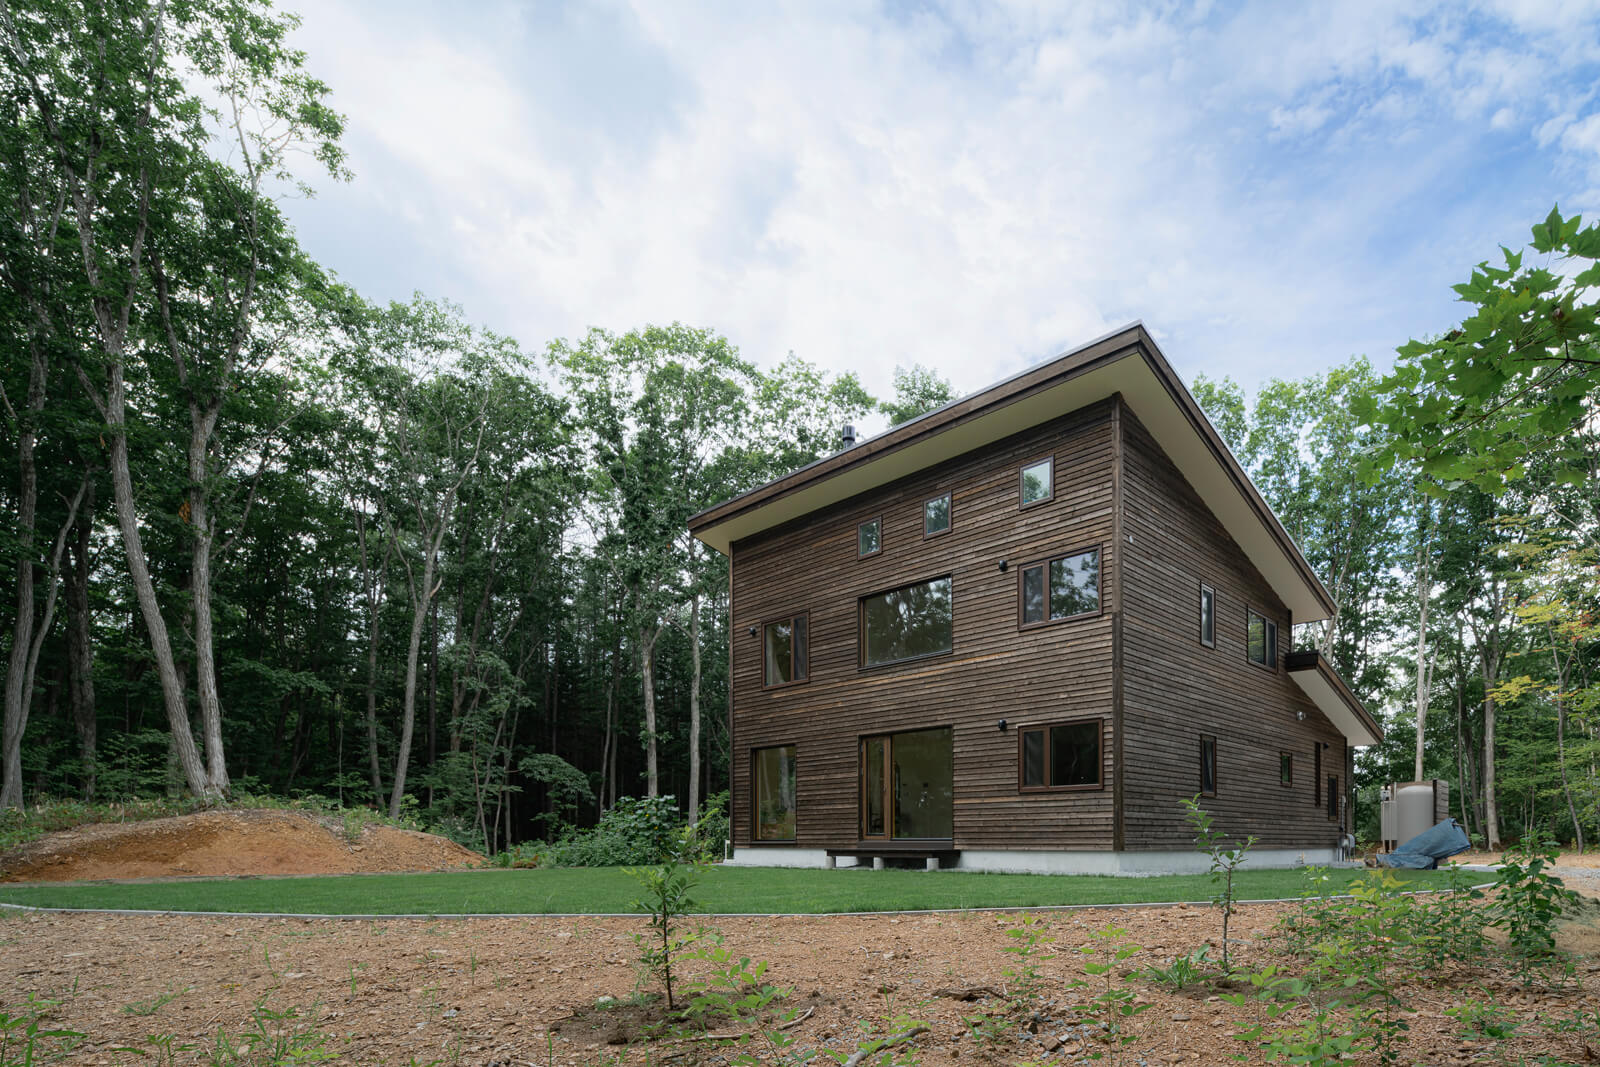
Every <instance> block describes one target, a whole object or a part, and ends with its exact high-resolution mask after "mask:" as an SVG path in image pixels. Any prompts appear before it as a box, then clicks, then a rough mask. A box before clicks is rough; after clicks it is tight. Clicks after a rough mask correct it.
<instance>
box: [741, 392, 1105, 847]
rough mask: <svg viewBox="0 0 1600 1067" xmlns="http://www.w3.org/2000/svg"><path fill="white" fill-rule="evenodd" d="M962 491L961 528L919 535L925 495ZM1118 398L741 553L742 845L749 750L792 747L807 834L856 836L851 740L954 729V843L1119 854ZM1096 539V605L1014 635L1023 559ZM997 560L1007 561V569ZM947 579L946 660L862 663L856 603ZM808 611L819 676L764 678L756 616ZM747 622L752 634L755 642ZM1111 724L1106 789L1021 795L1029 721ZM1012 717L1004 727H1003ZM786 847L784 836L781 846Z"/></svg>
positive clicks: (957, 524)
mask: <svg viewBox="0 0 1600 1067" xmlns="http://www.w3.org/2000/svg"><path fill="white" fill-rule="evenodd" d="M1047 453H1053V454H1054V456H1055V472H1054V473H1055V499H1054V500H1053V501H1051V502H1050V503H1047V504H1041V505H1038V506H1035V507H1030V508H1028V509H1026V510H1021V509H1019V507H1018V502H1019V493H1020V479H1019V475H1018V471H1019V469H1020V466H1021V464H1022V463H1023V462H1024V461H1026V460H1032V459H1036V458H1038V457H1039V456H1040V455H1043V454H1047ZM946 491H948V492H949V493H950V494H951V529H950V532H949V533H947V534H941V535H940V536H938V537H934V538H926V539H925V538H924V537H923V535H922V504H923V501H925V500H927V499H928V498H929V497H931V496H934V495H936V494H938V493H943V492H946ZM880 514H881V515H882V517H883V527H882V545H883V550H882V551H881V552H880V553H878V554H876V555H873V556H870V557H868V558H866V559H861V558H858V557H857V553H856V526H857V524H858V523H859V522H861V521H863V520H865V519H867V518H871V517H873V516H875V515H880ZM1112 517H1113V494H1112V432H1111V406H1110V403H1109V402H1106V403H1100V404H1096V405H1093V406H1091V407H1089V408H1086V409H1084V410H1082V411H1079V412H1075V413H1073V414H1071V415H1069V416H1066V417H1064V418H1061V419H1057V420H1055V421H1053V422H1051V423H1047V424H1045V425H1043V426H1039V427H1034V428H1032V429H1029V430H1027V431H1025V432H1022V433H1019V434H1017V435H1016V436H1015V437H1012V438H1009V439H1007V440H1005V441H1001V442H999V443H997V444H995V445H992V446H989V447H986V448H984V449H982V450H980V451H979V452H976V453H970V454H968V455H965V456H961V457H958V458H956V459H954V460H951V461H949V462H947V463H944V464H941V465H939V466H937V467H933V468H930V469H929V470H926V471H922V472H919V473H917V474H915V475H912V476H910V477H907V478H905V479H902V480H901V481H900V482H897V483H895V484H893V485H891V486H889V487H887V488H884V489H880V490H875V491H874V492H872V493H870V494H864V495H863V496H861V497H859V498H857V499H855V500H851V501H845V502H843V503H841V504H838V505H835V506H833V507H830V508H828V509H826V510H823V511H819V512H817V513H815V514H812V515H809V516H806V517H805V518H803V519H801V520H797V521H796V522H794V523H791V524H789V525H787V526H785V527H780V528H778V529H776V530H772V531H768V532H765V533H763V534H761V535H759V536H758V537H754V538H751V539H749V540H748V541H741V542H737V543H735V544H734V545H733V546H732V559H733V566H732V595H733V640H732V645H733V651H732V655H733V700H734V709H733V719H734V725H735V730H734V738H735V745H736V748H735V750H734V753H733V760H732V763H733V767H732V778H733V781H732V792H733V804H732V812H731V814H732V819H733V834H734V843H735V845H738V846H749V845H750V844H751V841H750V836H751V834H750V829H751V827H750V808H749V797H750V782H749V775H750V756H749V754H750V751H751V750H752V749H754V748H761V747H764V746H767V745H777V744H793V745H795V746H796V764H797V770H796V838H795V842H794V844H795V845H797V846H800V847H807V848H848V847H851V846H853V845H854V844H855V843H856V841H857V838H858V795H859V792H858V791H859V771H858V765H857V761H858V742H859V739H860V738H861V737H862V736H863V735H866V734H876V733H893V732H898V731H904V730H920V729H931V728H935V727H950V728H952V734H953V745H954V789H955V796H954V827H953V845H954V847H955V848H958V849H960V848H985V849H988V848H1024V849H1109V848H1110V847H1111V842H1112V837H1111V835H1112V793H1113V790H1112V770H1113V768H1112V751H1113V737H1112V730H1111V711H1112V700H1111V630H1112V615H1111V611H1110V605H1111V596H1112V592H1113V589H1112V583H1113V581H1114V574H1115V568H1114V567H1113V565H1112V564H1113V560H1114V558H1115V553H1116V551H1117V546H1116V545H1115V544H1114V542H1113V535H1112ZM1091 545H1098V546H1099V548H1100V553H1101V555H1100V595H1101V604H1102V609H1103V610H1102V611H1101V612H1100V613H1099V614H1097V615H1094V616H1087V617H1083V618H1078V619H1074V620H1070V621H1064V622H1060V623H1056V624H1052V625H1048V626H1040V627H1035V628H1030V629H1028V630H1019V627H1018V614H1017V613H1018V582H1019V580H1020V566H1021V565H1022V564H1024V563H1029V562H1034V561H1037V560H1040V559H1044V558H1047V557H1049V556H1050V555H1052V554H1059V553H1060V552H1063V551H1067V550H1074V549H1079V548H1083V547H1085V546H1091ZM1001 560H1006V561H1007V563H1008V567H1007V569H1006V570H1005V571H1004V572H1002V571H1000V569H999V563H1000V561H1001ZM945 575H948V576H949V577H950V579H951V597H952V604H953V617H954V622H953V637H952V646H953V649H952V652H951V653H950V654H948V655H943V656H936V657H930V658H927V659H922V660H914V661H910V662H906V663H901V664H895V665H890V666H882V667H872V668H866V669H861V668H860V667H859V665H858V651H857V640H858V633H857V629H858V623H857V604H858V601H859V599H860V597H862V596H864V595H867V594H870V593H875V592H880V591H883V590H886V589H891V588H895V587H897V586H901V585H904V584H907V583H910V582H918V581H923V580H926V579H931V578H938V577H942V576H945ZM799 612H807V613H809V619H810V625H809V642H810V650H809V661H810V662H809V680H808V681H807V682H805V683H804V684H802V685H794V686H788V687H784V688H782V689H773V690H764V689H763V688H762V685H761V682H762V673H761V672H762V660H761V644H760V641H761V636H760V631H759V626H760V623H761V622H762V621H763V620H766V619H770V618H773V617H775V616H779V615H784V614H788V613H799ZM751 627H757V628H758V629H757V632H756V634H755V635H754V636H752V635H751V634H750V632H749V630H750V628H751ZM1085 716H1100V717H1102V718H1103V720H1104V730H1103V734H1102V750H1101V759H1102V766H1103V780H1104V783H1105V787H1104V788H1103V789H1100V790H1095V791H1085V792H1071V793H1050V794H1040V793H1031V794H1026V795H1025V794H1022V793H1020V792H1019V790H1018V788H1017V734H1016V729H1017V727H1019V726H1026V725H1030V724H1035V723H1049V722H1057V721H1061V720H1063V719H1075V718H1082V717H1085ZM1001 719H1005V720H1007V722H1008V724H1009V728H1008V729H1007V730H1005V731H1001V730H999V729H998V728H997V725H996V724H997V723H998V721H999V720H1001ZM779 847H781V846H779Z"/></svg>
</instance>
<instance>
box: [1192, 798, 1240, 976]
mask: <svg viewBox="0 0 1600 1067" xmlns="http://www.w3.org/2000/svg"><path fill="white" fill-rule="evenodd" d="M1179 803H1181V804H1182V805H1183V817H1184V818H1185V819H1186V820H1188V823H1189V825H1190V826H1191V827H1193V828H1194V843H1195V846H1196V847H1197V848H1199V850H1200V851H1201V852H1203V853H1205V854H1206V856H1207V857H1209V859H1210V861H1211V868H1210V869H1211V881H1212V884H1213V885H1216V886H1218V892H1217V895H1216V896H1215V897H1213V898H1212V902H1213V903H1214V904H1216V905H1217V906H1218V907H1219V908H1221V909H1222V973H1223V974H1227V973H1229V970H1230V965H1229V962H1228V920H1230V919H1232V918H1233V912H1234V900H1235V897H1234V894H1233V875H1234V872H1235V871H1237V870H1238V869H1239V867H1240V866H1241V865H1243V863H1244V860H1245V857H1246V856H1248V855H1249V854H1250V849H1251V848H1253V847H1254V846H1255V843H1256V838H1255V835H1254V834H1251V835H1250V836H1249V837H1247V838H1245V839H1244V841H1243V842H1242V843H1241V844H1240V845H1239V846H1238V847H1237V848H1225V847H1223V846H1224V845H1225V844H1226V843H1227V840H1228V839H1227V837H1226V836H1225V835H1224V834H1222V833H1221V832H1219V831H1218V830H1216V829H1215V828H1214V827H1213V826H1212V825H1211V813H1210V812H1209V811H1207V810H1206V809H1204V808H1202V807H1201V806H1200V794H1199V793H1196V794H1195V795H1194V796H1192V797H1184V798H1183V799H1182V800H1181V801H1179Z"/></svg>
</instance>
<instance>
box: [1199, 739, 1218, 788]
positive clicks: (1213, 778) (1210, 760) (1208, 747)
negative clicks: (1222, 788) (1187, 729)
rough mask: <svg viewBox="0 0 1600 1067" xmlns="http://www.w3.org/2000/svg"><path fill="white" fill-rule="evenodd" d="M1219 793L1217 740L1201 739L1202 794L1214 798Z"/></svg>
mask: <svg viewBox="0 0 1600 1067" xmlns="http://www.w3.org/2000/svg"><path fill="white" fill-rule="evenodd" d="M1216 791H1217V739H1216V738H1215V737H1206V736H1203V735H1202V736H1201V738H1200V792H1202V793H1204V794H1206V795H1207V796H1212V795H1214V794H1215V793H1216Z"/></svg>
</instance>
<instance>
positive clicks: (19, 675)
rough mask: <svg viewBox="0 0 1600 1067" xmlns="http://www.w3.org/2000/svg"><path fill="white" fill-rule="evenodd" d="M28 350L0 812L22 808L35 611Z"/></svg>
mask: <svg viewBox="0 0 1600 1067" xmlns="http://www.w3.org/2000/svg"><path fill="white" fill-rule="evenodd" d="M28 348H29V357H30V360H29V363H30V365H29V370H28V400H27V404H26V406H25V407H24V408H23V410H22V412H21V413H20V415H19V414H18V413H15V412H13V415H17V418H18V423H19V425H18V428H17V429H18V433H17V475H18V483H17V527H16V529H17V536H16V539H17V618H16V622H15V624H14V626H13V629H12V635H11V655H10V658H9V661H8V662H7V664H6V690H5V714H4V723H3V727H0V753H3V757H4V758H3V759H0V809H4V808H20V807H22V734H23V731H24V730H26V729H27V726H28V707H29V705H30V704H31V703H32V701H33V691H32V689H31V687H29V686H28V684H27V682H28V678H27V664H28V649H29V648H31V647H32V646H33V630H34V624H35V612H36V611H37V607H36V605H35V604H34V602H33V569H34V565H35V563H34V558H33V543H34V536H35V532H36V531H35V527H36V526H37V525H38V504H39V470H38V465H37V463H36V460H35V450H36V448H37V445H38V439H39V438H38V432H37V429H36V424H37V421H38V418H39V414H40V413H41V412H42V411H43V410H44V400H45V378H46V363H45V355H44V352H43V350H42V349H40V347H39V342H38V338H36V337H35V338H32V339H31V340H30V343H29V345H28Z"/></svg>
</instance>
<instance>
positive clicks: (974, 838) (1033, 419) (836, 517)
mask: <svg viewBox="0 0 1600 1067" xmlns="http://www.w3.org/2000/svg"><path fill="white" fill-rule="evenodd" d="M690 529H691V531H692V532H693V534H694V535H695V536H696V537H698V538H699V539H700V540H701V541H703V542H705V543H706V544H708V545H710V546H711V547H713V548H715V549H717V550H718V551H720V552H723V553H726V554H727V555H728V557H729V559H730V584H731V604H732V608H731V611H732V627H731V643H732V648H731V650H730V654H731V657H732V659H731V662H732V675H733V699H732V707H731V711H730V716H731V722H730V725H729V733H730V736H731V738H732V753H733V766H732V772H731V781H732V805H731V817H732V825H733V845H734V853H733V862H737V863H752V864H770V865H792V866H802V865H816V866H824V865H826V866H832V865H834V864H836V863H838V862H841V861H842V862H844V863H858V862H859V863H869V862H870V863H874V864H876V865H882V864H883V863H884V862H886V861H888V862H895V861H897V860H899V861H910V862H917V863H927V864H928V865H930V866H933V865H937V864H940V863H942V864H945V865H953V866H960V867H972V868H979V869H988V870H1057V871H1083V872H1112V873H1119V872H1129V873H1132V872H1142V871H1152V872H1153V871H1172V870H1184V869H1194V868H1195V867H1196V865H1197V864H1202V863H1203V861H1202V860H1201V858H1200V857H1199V855H1198V853H1196V852H1195V851H1194V847H1193V834H1192V832H1191V830H1190V829H1189V827H1188V825H1187V824H1186V822H1185V821H1184V819H1183V815H1182V810H1181V806H1180V798H1182V797H1187V796H1192V795H1194V794H1197V793H1198V794H1202V795H1203V797H1204V799H1203V804H1204V806H1205V807H1206V808H1207V809H1208V810H1210V811H1211V812H1213V813H1214V815H1215V817H1216V819H1217V823H1218V825H1219V827H1220V828H1221V829H1223V830H1224V831H1226V832H1228V833H1230V834H1238V835H1243V834H1247V833H1250V834H1254V835H1256V838H1257V845H1256V850H1255V853H1254V857H1253V858H1254V862H1255V863H1257V864H1261V865H1268V864H1276V865H1292V864H1295V863H1299V862H1307V863H1325V862H1328V861H1330V860H1332V859H1334V858H1336V856H1337V850H1338V848H1339V847H1340V845H1341V841H1342V838H1343V836H1344V834H1345V832H1346V830H1347V828H1348V827H1349V826H1350V821H1349V811H1348V808H1349V800H1348V798H1349V796H1350V785H1349V783H1350V775H1351V768H1352V766H1353V760H1352V752H1353V748H1354V747H1356V746H1361V745H1370V744H1374V743H1376V742H1377V741H1378V740H1379V738H1380V736H1381V730H1380V727H1379V725H1378V724H1377V722H1376V721H1374V719H1373V718H1372V716H1371V715H1369V714H1368V712H1367V711H1366V710H1365V709H1364V708H1363V707H1362V705H1361V703H1360V701H1359V700H1357V699H1356V697H1355V696H1354V695H1353V694H1352V693H1351V692H1350V690H1349V688H1348V687H1347V686H1346V685H1345V684H1344V683H1343V682H1342V681H1341V680H1340V679H1339V677H1338V675H1337V674H1336V673H1335V672H1334V671H1333V669H1332V668H1331V667H1330V666H1329V664H1328V662H1327V661H1326V660H1325V659H1324V658H1323V657H1321V656H1320V655H1318V654H1317V653H1316V652H1309V651H1293V650H1291V649H1290V647H1289V646H1290V643H1291V637H1290V635H1291V633H1292V627H1293V624H1294V623H1296V622H1310V621H1314V620H1317V619H1322V618H1326V617H1327V616H1328V615H1329V614H1330V613H1331V612H1333V610H1334V604H1333V602H1332V600H1331V598H1330V596H1329V594H1328V592H1327V590H1326V589H1325V588H1324V587H1323V585H1322V583H1321V582H1320V581H1319V580H1318V579H1317V576H1316V575H1315V574H1314V573H1312V570H1311V567H1310V565H1309V564H1308V563H1307V562H1306V560H1305V558H1304V556H1303V555H1302V554H1301V552H1300V550H1299V548H1298V547H1297V546H1296V545H1295V543H1294V541H1293V539H1292V538H1291V537H1290V536H1289V534H1288V533H1287V532H1286V531H1285V530H1284V528H1283V526H1282V525H1281V524H1280V523H1279V521H1278V520H1277V518H1276V517H1275V516H1274V515H1273V513H1272V510H1271V509H1270V508H1269V507H1268V506H1267V504H1266V502H1265V501H1263V500H1262V498H1261V495H1260V493H1258V492H1257V491H1256V489H1255V487H1254V486H1253V485H1252V484H1251V482H1250V479H1249V478H1248V477H1247V476H1246V475H1245V473H1244V471H1243V470H1242V469H1241V468H1240V466H1239V464H1238V462H1237V461H1236V460H1235V459H1234V457H1233V456H1232V454H1231V453H1230V452H1229V451H1228V448H1227V447H1226V446H1225V445H1224V444H1223V442H1222V440H1221V438H1220V437H1218V435H1217V433H1216V431H1215V430H1214V429H1213V428H1212V426H1211V425H1210V423H1209V422H1207V421H1206V418H1205V416H1204V415H1203V414H1202V413H1201V411H1200V409H1199V407H1198V406H1197V405H1196V403H1195V401H1194V398H1193V397H1192V396H1190V394H1189V392H1188V390H1187V389H1185V388H1184V386H1183V384H1182V383H1181V382H1180V381H1179V379H1178V377H1177V375H1176V374H1174V372H1173V370H1172V368H1171V366H1170V365H1168V363H1167V361H1166V359H1165V358H1164V357H1163V356H1162V355H1161V352H1160V351H1159V349H1158V348H1157V346H1156V344H1155V342H1154V341H1153V340H1152V339H1151V337H1150V335H1149V334H1148V333H1147V332H1146V331H1145V330H1144V328H1143V327H1142V326H1140V325H1133V326H1130V327H1128V328H1126V329H1123V330H1120V331H1118V332H1116V333H1114V334H1111V335H1108V336H1106V337H1103V338H1100V339H1099V340H1096V341H1093V342H1091V343H1089V344H1087V345H1084V346H1083V347H1081V348H1078V349H1076V350H1074V351H1071V352H1068V353H1066V354H1065V355H1062V356H1060V357H1059V358H1057V359H1054V360H1052V361H1050V362H1047V363H1044V364H1041V365H1038V366H1035V367H1033V368H1031V369H1029V370H1027V371H1025V372H1023V373H1021V374H1018V375H1017V376H1015V377H1013V378H1010V379H1007V380H1005V381H1002V382H1000V383H998V384H996V385H993V386H990V387H989V388H987V389H984V390H983V391H981V392H978V393H975V394H973V395H971V396H968V397H965V398H963V399H961V400H959V401H956V402H954V403H951V404H949V405H947V406H945V407H943V408H940V409H938V410H936V411H932V412H929V413H928V414H925V415H922V416H920V417H918V418H916V419H913V420H911V421H909V422H907V423H904V424H902V425H899V426H896V427H893V428H892V429H890V430H889V431H888V432H886V433H884V434H882V435H880V436H877V437H874V438H871V439H870V440H866V441H863V442H861V443H859V444H853V445H850V446H848V447H845V448H843V449H842V450H841V451H840V452H838V453H836V454H834V455H831V456H828V457H827V458H825V459H822V460H819V461H818V462H816V463H813V464H811V465H809V466H807V467H804V468H802V469H800V470H797V471H795V472H793V473H791V474H789V475H786V476H785V477H782V478H779V479H778V480H776V481H774V482H771V483H769V484H767V485H763V486H761V487H759V488H757V489H753V490H751V491H750V492H747V493H744V494H742V495H740V496H737V497H734V498H733V499H731V500H728V501H726V502H724V503H721V504H718V505H717V506H715V507H713V508H710V509H708V510H706V511H704V512H701V513H700V514H698V515H696V516H695V517H694V518H693V519H692V520H691V521H690Z"/></svg>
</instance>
